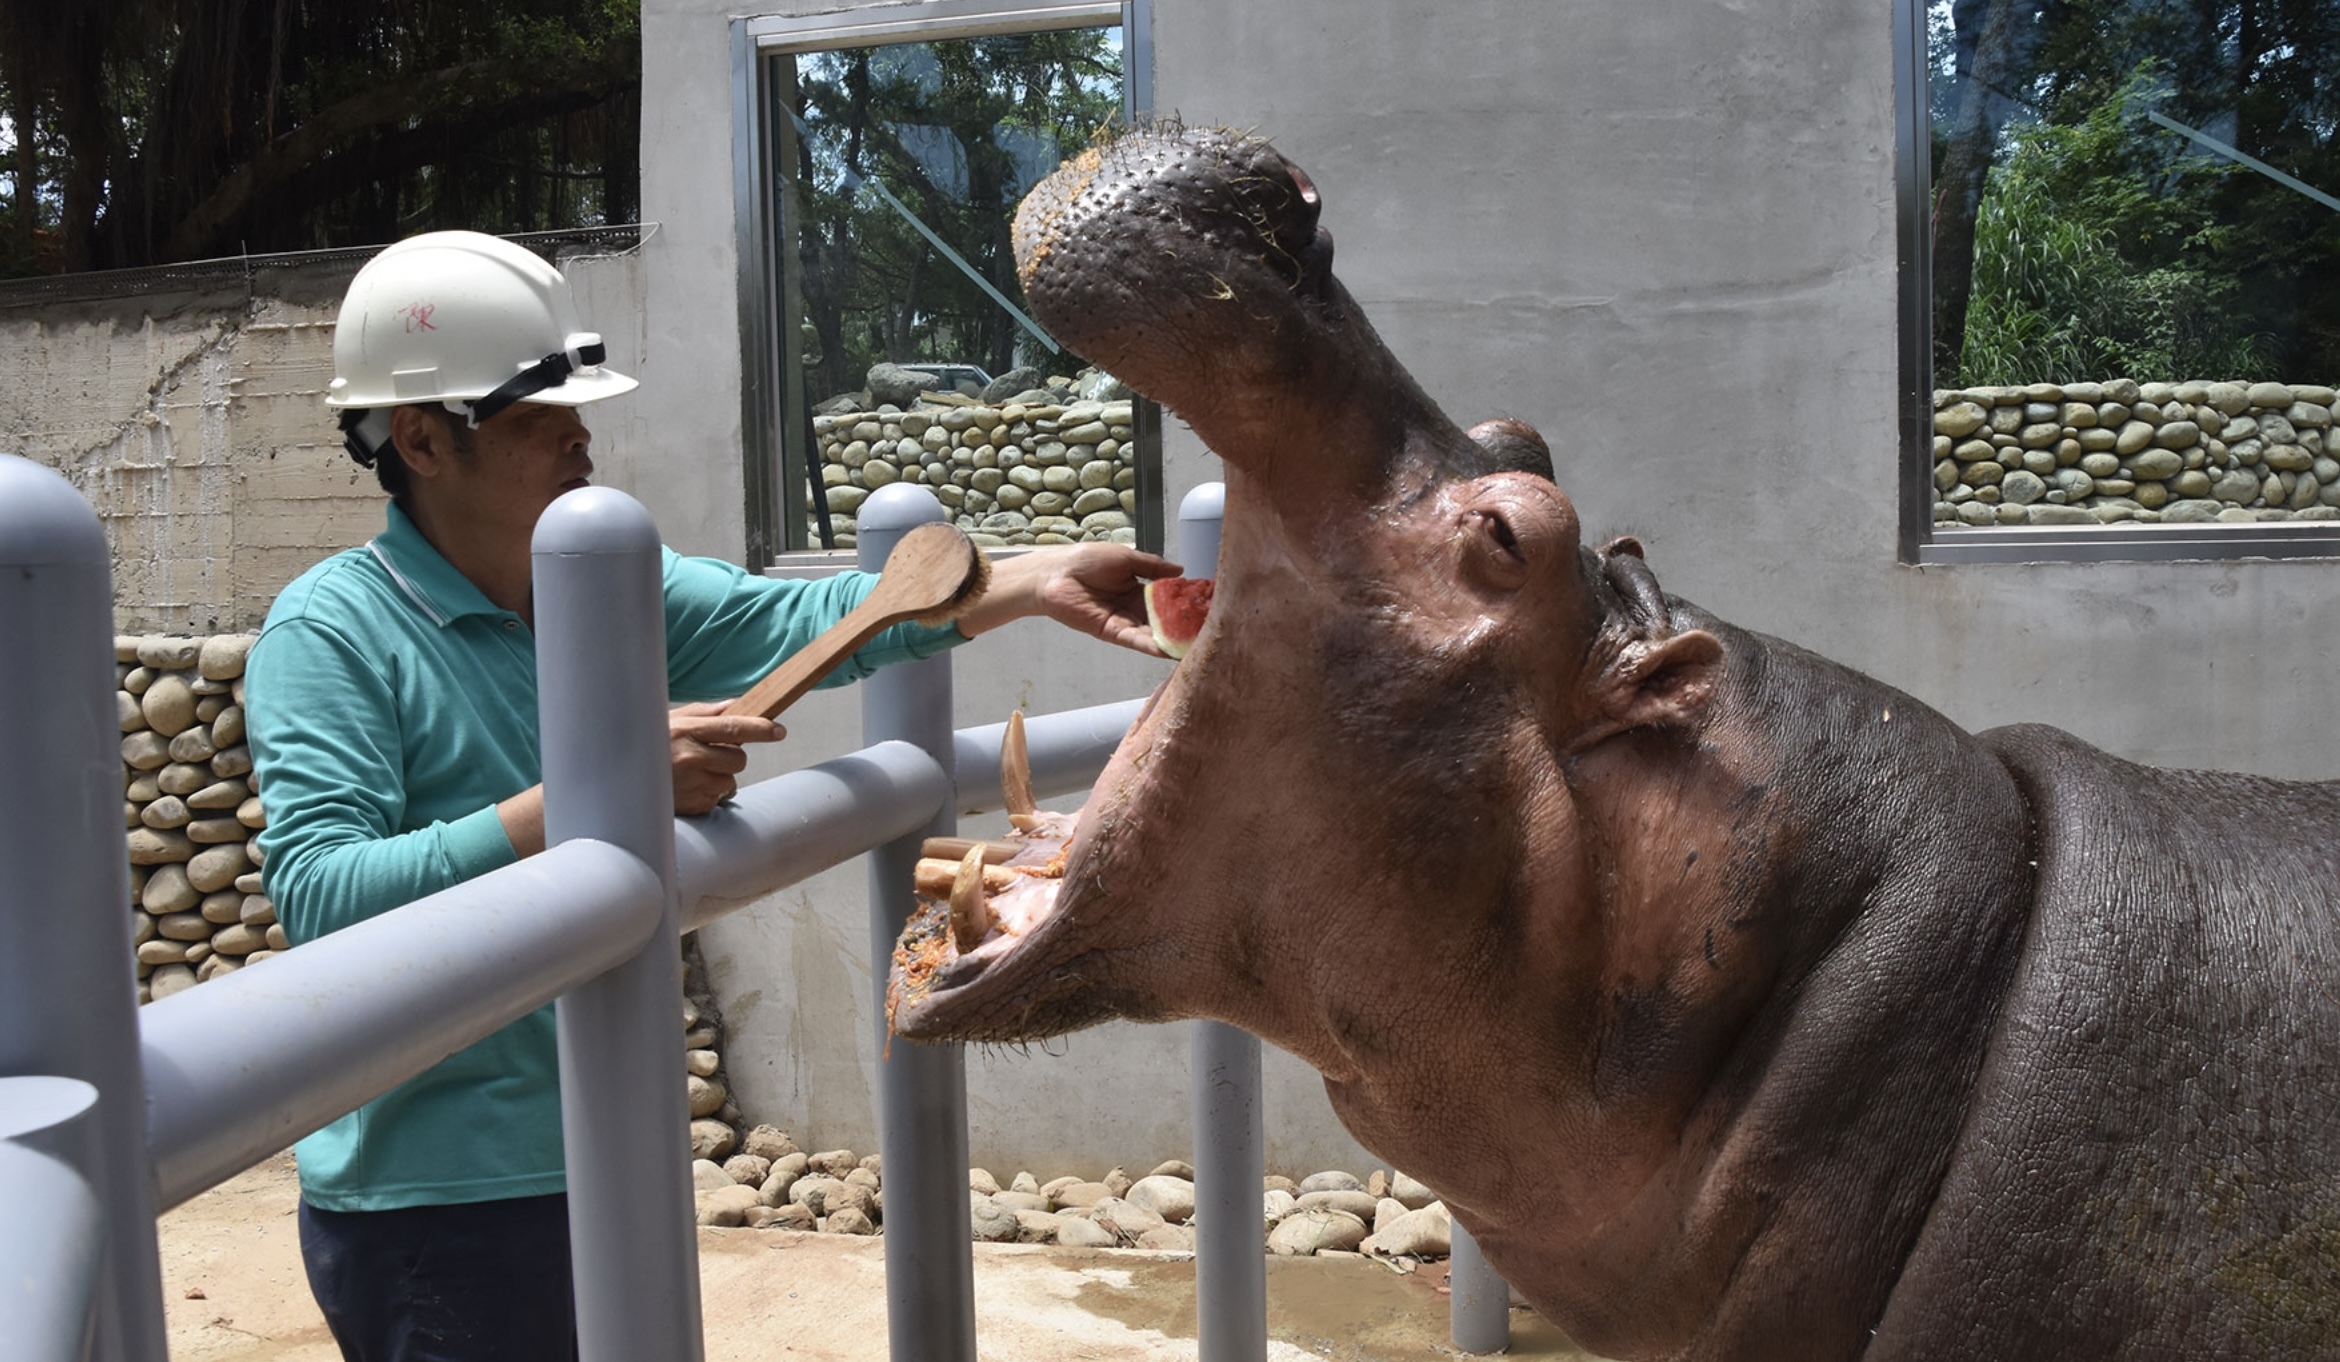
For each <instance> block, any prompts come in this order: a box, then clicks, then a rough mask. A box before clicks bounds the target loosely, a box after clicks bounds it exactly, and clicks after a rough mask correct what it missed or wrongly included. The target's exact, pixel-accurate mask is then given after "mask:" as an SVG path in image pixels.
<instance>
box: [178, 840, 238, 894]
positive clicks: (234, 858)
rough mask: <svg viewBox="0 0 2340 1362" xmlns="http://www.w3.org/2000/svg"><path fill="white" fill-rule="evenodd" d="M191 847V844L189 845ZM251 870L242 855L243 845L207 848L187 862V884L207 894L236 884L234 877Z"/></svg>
mask: <svg viewBox="0 0 2340 1362" xmlns="http://www.w3.org/2000/svg"><path fill="white" fill-rule="evenodd" d="M190 845H192V843H190ZM251 868H252V862H251V860H250V859H249V858H248V857H246V856H245V854H244V844H243V843H241V842H238V843H235V844H234V845H232V846H215V847H208V848H206V849H204V850H202V851H199V852H196V853H195V854H194V855H192V856H190V857H189V858H188V860H187V882H188V883H190V884H192V885H194V886H195V887H196V888H197V889H200V890H202V891H203V892H204V893H206V894H208V893H210V892H211V891H213V890H214V889H225V888H227V887H228V886H229V885H232V884H234V883H235V882H236V876H238V875H241V874H243V873H244V872H245V871H247V870H250V869H251Z"/></svg>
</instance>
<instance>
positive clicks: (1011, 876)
mask: <svg viewBox="0 0 2340 1362" xmlns="http://www.w3.org/2000/svg"><path fill="white" fill-rule="evenodd" d="M982 854H983V853H982V851H981V850H980V849H971V850H969V851H968V852H967V855H969V856H975V857H978V858H980V857H981V856H982ZM963 860H964V857H962V858H961V861H963ZM961 861H946V860H943V859H941V858H939V857H934V856H926V857H921V858H920V859H919V862H918V865H917V867H916V868H915V869H914V870H913V872H912V879H911V886H912V887H913V888H915V889H916V890H917V891H918V892H919V893H921V894H924V895H926V896H927V897H928V898H936V899H939V898H948V897H949V896H950V894H951V892H952V890H953V888H954V887H955V886H956V885H957V884H958V882H959V867H960V864H961ZM982 882H983V889H984V892H985V893H990V894H996V893H998V892H999V891H1000V890H1002V889H1005V888H1007V887H1008V886H1009V885H1011V884H1014V883H1015V882H1016V875H1015V872H1013V871H1009V870H1002V869H1000V868H999V867H998V866H995V865H983V866H982Z"/></svg>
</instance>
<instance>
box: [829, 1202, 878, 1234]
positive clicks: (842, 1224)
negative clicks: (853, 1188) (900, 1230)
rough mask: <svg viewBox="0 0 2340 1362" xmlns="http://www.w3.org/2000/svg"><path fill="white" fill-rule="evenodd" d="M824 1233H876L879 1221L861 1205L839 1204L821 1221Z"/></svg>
mask: <svg viewBox="0 0 2340 1362" xmlns="http://www.w3.org/2000/svg"><path fill="white" fill-rule="evenodd" d="M821 1232H822V1233H823V1234H876V1233H877V1222H876V1221H875V1220H874V1219H872V1218H871V1217H870V1214H869V1212H868V1211H867V1210H865V1209H863V1208H862V1207H859V1206H839V1207H838V1208H837V1209H835V1210H833V1211H831V1212H829V1214H828V1215H827V1216H826V1217H824V1218H823V1219H822V1221H821Z"/></svg>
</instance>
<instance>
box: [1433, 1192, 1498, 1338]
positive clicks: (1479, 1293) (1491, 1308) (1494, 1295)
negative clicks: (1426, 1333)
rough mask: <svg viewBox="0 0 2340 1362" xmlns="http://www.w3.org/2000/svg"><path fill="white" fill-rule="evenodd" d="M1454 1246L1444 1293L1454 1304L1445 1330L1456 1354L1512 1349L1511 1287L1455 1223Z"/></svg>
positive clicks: (1472, 1240)
mask: <svg viewBox="0 0 2340 1362" xmlns="http://www.w3.org/2000/svg"><path fill="white" fill-rule="evenodd" d="M1453 1236H1454V1242H1453V1244H1452V1246H1451V1249H1450V1253H1451V1256H1450V1257H1449V1258H1448V1259H1447V1263H1446V1283H1447V1290H1448V1291H1449V1292H1450V1293H1451V1298H1452V1301H1453V1304H1452V1307H1451V1313H1450V1314H1449V1316H1448V1328H1449V1330H1450V1335H1451V1337H1452V1338H1453V1340H1454V1346H1455V1350H1456V1351H1458V1352H1466V1353H1499V1352H1502V1351H1504V1350H1505V1349H1506V1348H1509V1347H1510V1346H1511V1287H1510V1286H1509V1285H1508V1284H1506V1283H1505V1282H1504V1280H1503V1279H1502V1278H1501V1277H1499V1276H1497V1275H1495V1269H1494V1267H1493V1266H1492V1265H1491V1264H1489V1263H1488V1262H1487V1256H1486V1255H1485V1254H1483V1253H1481V1252H1479V1241H1478V1240H1476V1239H1473V1238H1471V1232H1470V1231H1469V1230H1466V1229H1464V1228H1463V1227H1462V1222H1461V1221H1460V1220H1457V1221H1455V1222H1454V1230H1453Z"/></svg>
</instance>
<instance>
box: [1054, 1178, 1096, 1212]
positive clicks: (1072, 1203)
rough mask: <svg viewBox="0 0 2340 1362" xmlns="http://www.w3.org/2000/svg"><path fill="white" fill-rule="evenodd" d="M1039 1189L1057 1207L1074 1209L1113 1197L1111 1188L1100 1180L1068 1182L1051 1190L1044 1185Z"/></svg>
mask: <svg viewBox="0 0 2340 1362" xmlns="http://www.w3.org/2000/svg"><path fill="white" fill-rule="evenodd" d="M1052 1185H1053V1184H1052ZM1040 1190H1041V1194H1042V1195H1044V1196H1046V1197H1047V1198H1048V1200H1049V1204H1051V1205H1053V1206H1056V1207H1058V1208H1059V1209H1062V1208H1066V1207H1070V1208H1073V1209H1076V1210H1087V1209H1089V1208H1090V1207H1092V1206H1095V1205H1096V1204H1097V1203H1099V1202H1101V1201H1109V1200H1111V1199H1112V1197H1113V1189H1112V1188H1110V1187H1108V1186H1106V1185H1105V1184H1104V1183H1102V1182H1070V1183H1067V1184H1065V1185H1064V1186H1062V1187H1058V1188H1057V1189H1056V1190H1055V1191H1053V1192H1051V1191H1049V1190H1048V1189H1047V1188H1045V1187H1043V1188H1041V1189H1040Z"/></svg>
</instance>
